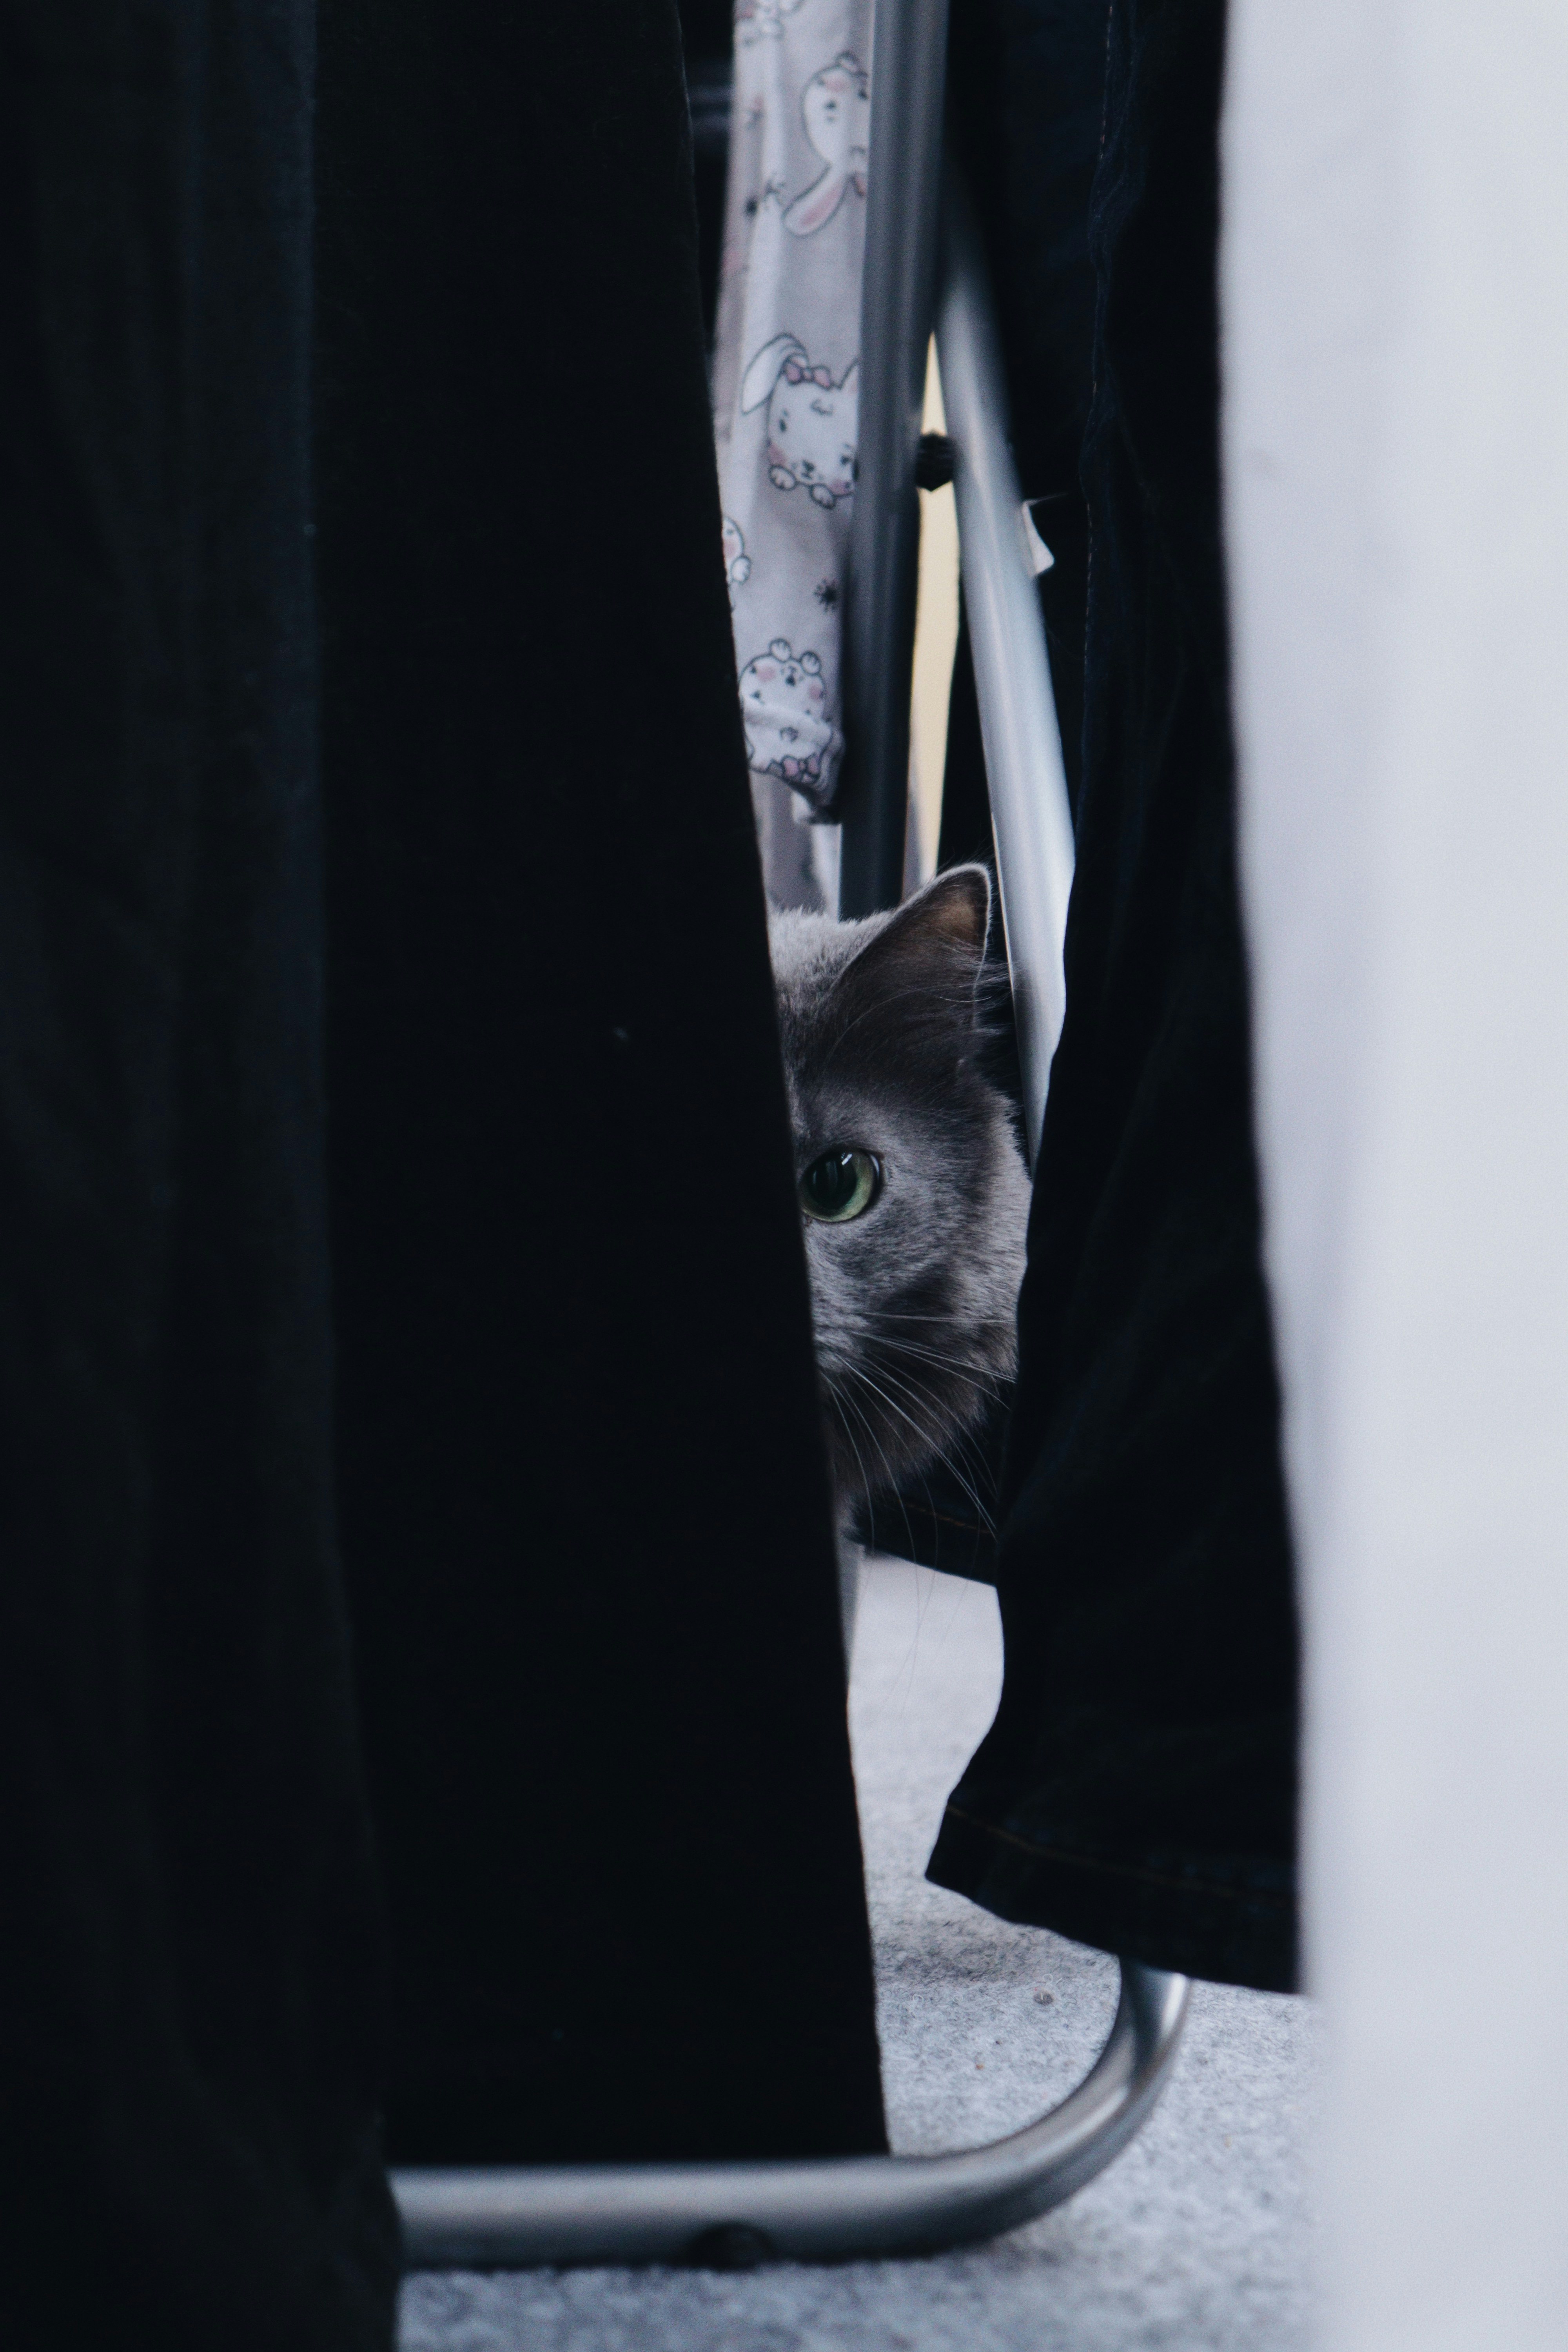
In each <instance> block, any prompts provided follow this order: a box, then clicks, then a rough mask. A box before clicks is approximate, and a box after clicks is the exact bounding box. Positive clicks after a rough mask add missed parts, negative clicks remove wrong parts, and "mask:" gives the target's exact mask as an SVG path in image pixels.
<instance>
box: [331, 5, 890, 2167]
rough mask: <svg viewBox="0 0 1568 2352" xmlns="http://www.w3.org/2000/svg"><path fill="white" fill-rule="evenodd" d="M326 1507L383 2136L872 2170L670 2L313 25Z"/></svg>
mask: <svg viewBox="0 0 1568 2352" xmlns="http://www.w3.org/2000/svg"><path fill="white" fill-rule="evenodd" d="M320 154H321V179H320V203H321V313H320V331H321V383H322V405H321V437H320V445H319V447H320V481H321V541H320V546H321V594H322V604H323V625H324V637H323V643H324V658H325V709H326V731H325V774H326V806H327V818H328V898H329V908H330V939H331V948H330V984H329V1003H330V1016H329V1017H330V1070H331V1184H332V1202H333V1208H332V1215H333V1250H334V1265H335V1276H336V1285H337V1291H336V1297H337V1324H338V1345H339V1368H340V1386H339V1431H340V1456H339V1459H340V1471H341V1482H342V1517H343V1532H344V1545H345V1552H346V1558H347V1561H348V1565H349V1570H350V1575H351V1584H352V1592H353V1610H354V1618H355V1630H356V1636H357V1641H358V1646H359V1654H360V1659H361V1664H362V1670H363V1679H362V1688H363V1706H364V1716H365V1723H366V1735H367V1742H368V1751H369V1758H370V1764H371V1770H372V1777H373V1784H374V1801H375V1811H376V1818H377V1823H378V1830H379V1835H380V1845H381V1853H382V1858H383V1864H384V1874H385V1880H386V1887H387V1901H388V1909H389V1916H390V1921H391V1929H392V1941H393V1951H394V1969H395V1990H394V2021H395V2025H394V2045H393V2047H394V2067H393V2084H392V2094H391V2103H390V2109H389V2116H390V2124H389V2128H390V2137H391V2144H392V2148H393V2152H394V2154H395V2156H396V2157H399V2158H406V2159H413V2160H427V2161H434V2160H467V2161H478V2160H482V2159H487V2158H498V2159H499V2158H540V2159H548V2158H610V2157H656V2156H666V2157H716V2156H722V2155H727V2154H740V2153H742V2152H745V2153H754V2154H763V2155H785V2154H792V2153H797V2152H828V2151H834V2150H852V2149H868V2148H874V2147H880V2146H881V2145H882V2144H883V2137H882V2120H881V2106H880V2091H879V2076H878V2067H877V2053H876V2042H875V2035H874V2030H873V2020H872V2000H871V1977H870V1966H869V1954H868V1937H867V1927H866V1916H865V1903H864V1894H863V1890H862V1885H861V1879H860V1864H859V1851H858V1832H857V1825H856V1818H855V1811H854V1796H853V1790H852V1786H851V1781H850V1776H849V1764H848V1754H847V1739H846V1732H845V1720H844V1684H843V1665H842V1660H841V1656H840V1653H839V1635H838V1630H837V1579H836V1569H835V1560H834V1553H833V1546H832V1539H831V1534H830V1527H829V1510H828V1499H827V1492H826V1471H825V1468H824V1466H823V1461H822V1449H821V1438H820V1432H819V1428H818V1423H817V1407H816V1386H815V1376H814V1370H813V1365H812V1361H811V1352H810V1336H809V1324H808V1312H807V1302H806V1293H805V1269H804V1259H803V1252H802V1247H801V1241H800V1234H799V1222H798V1211H797V1209H796V1207H795V1200H794V1192H793V1181H792V1170H791V1166H790V1157H789V1143H788V1135H787V1128H786V1123H785V1113H784V1092H783V1081H782V1076H781V1072H780V1066H779V1059H778V1052H777V1044H776V1036H775V1030H774V1021H773V1001H772V992H771V983H770V980H769V973H768V966H767V957H766V949H765V941H764V936H763V898H762V888H761V882H760V877H759V872H758V863H757V853H756V845H755V839H754V835H753V828H752V814H751V805H750V800H749V795H748V793H747V786H746V771H745V759H744V752H743V748H742V736H741V730H740V722H739V716H738V710H737V705H736V697H735V677H734V663H733V655H732V651H731V636H730V619H729V609H728V600H727V595H726V591H725V584H724V575H723V568H722V562H721V545H720V513H719V505H718V494H717V488H716V482H715V474H714V459H713V448H712V438H711V429H710V418H709V413H708V402H707V392H706V383H705V374H704V362H703V343H702V330H701V318H700V304H699V298H698V288H697V271H696V248H695V224H694V215H693V210H692V200H691V185H690V161H689V149H688V143H687V136H686V110H685V100H684V95H683V90H682V84H681V69H680V51H679V34H678V27H677V24H676V18H675V12H674V7H673V5H667V0H605V5H597V6H595V7H593V8H561V9H554V10H549V9H530V10H520V9H515V8H498V7H497V6H495V5H493V0H379V5H371V0H326V5H324V6H323V10H322V47H321V114H320Z"/></svg>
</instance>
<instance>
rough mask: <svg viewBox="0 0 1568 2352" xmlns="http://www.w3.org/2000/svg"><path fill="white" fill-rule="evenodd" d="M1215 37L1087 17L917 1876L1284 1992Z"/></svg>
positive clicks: (1276, 1660)
mask: <svg viewBox="0 0 1568 2352" xmlns="http://www.w3.org/2000/svg"><path fill="white" fill-rule="evenodd" d="M1223 29H1224V9H1223V5H1222V0H1114V5H1113V9H1112V14H1111V20H1110V48H1109V63H1108V89H1107V134H1108V135H1107V143H1106V148H1105V153H1104V158H1103V161H1102V164H1101V167H1100V173H1099V176H1098V178H1097V181H1096V187H1095V201H1094V219H1093V230H1092V235H1093V245H1094V250H1095V255H1096V261H1097V267H1098V270H1099V277H1100V300H1099V310H1098V316H1097V327H1096V367H1095V379H1096V391H1095V400H1094V406H1093V410H1092V414H1091V416H1090V421H1089V434H1088V440H1087V444H1086V451H1085V458H1084V485H1085V489H1086V492H1087V497H1088V503H1089V517H1090V525H1091V533H1092V539H1091V560H1090V574H1089V577H1090V594H1089V632H1088V668H1087V678H1086V710H1087V718H1086V726H1085V735H1084V758H1083V783H1082V789H1081V793H1080V800H1079V822H1078V872H1077V879H1076V882H1075V885H1074V891H1073V898H1072V904H1071V908H1070V912H1069V917H1068V941H1067V968H1068V1014H1067V1024H1066V1027H1065V1030H1064V1033H1063V1036H1062V1041H1061V1045H1060V1047H1059V1049H1058V1054H1057V1057H1056V1061H1055V1064H1054V1066H1053V1069H1052V1075H1051V1089H1050V1098H1049V1103H1048V1106H1047V1117H1046V1129H1045V1138H1044V1143H1043V1149H1042V1157H1041V1163H1040V1170H1039V1176H1038V1181H1037V1187H1036V1195H1035V1207H1034V1213H1033V1217H1032V1222H1031V1230H1030V1248H1029V1267H1028V1273H1027V1276H1026V1281H1025V1286H1024V1292H1023V1297H1022V1300H1021V1304H1020V1342H1021V1369H1020V1381H1019V1390H1018V1397H1017V1403H1016V1414H1015V1419H1014V1424H1013V1430H1012V1434H1011V1440H1010V1445H1009V1454H1008V1461H1007V1467H1006V1474H1005V1489H1004V1506H1005V1514H1006V1516H1005V1522H1004V1526H1003V1530H1002V1538H1001V1545H1000V1560H999V1572H998V1582H999V1587H1000V1591H1001V1597H1002V1610H1003V1621H1004V1626H1005V1636H1006V1654H1007V1671H1006V1683H1005V1690H1004V1693H1003V1699H1002V1705H1001V1709H1000V1712H999V1714H998V1717H997V1720H996V1724H995V1726H994V1729H993V1730H992V1732H991V1734H990V1735H989V1737H988V1738H987V1739H986V1740H985V1742H984V1745H983V1747H982V1748H981V1749H980V1751H979V1753H978V1754H977V1755H976V1757H975V1758H974V1759H973V1763H972V1764H971V1766H970V1768H969V1769H968V1771H967V1772H966V1773H965V1775H964V1778H963V1781H962V1783H961V1784H960V1786H959V1788H958V1789H957V1790H956V1791H955V1792H954V1795H953V1798H952V1801H951V1803H950V1806H949V1810H948V1813H947V1818H946V1821H945V1823H944V1826H943V1829H942V1835H941V1837H940V1839H939V1842H938V1844H937V1848H936V1851H935V1853H934V1854H933V1855H932V1858H931V1876H932V1877H933V1878H935V1879H937V1880H938V1881H939V1883H941V1884H942V1885H949V1886H952V1887H955V1888H957V1889H958V1890H959V1891H961V1892H962V1893H964V1894H966V1895H972V1896H973V1897H974V1898H975V1899H976V1900H977V1901H979V1902H982V1903H984V1904H985V1905H986V1906H988V1907H989V1908H990V1909H992V1910H994V1911H998V1912H1000V1913H1002V1914H1003V1915H1004V1916H1007V1917H1012V1918H1020V1919H1027V1920H1033V1921H1037V1922H1039V1923H1040V1924H1042V1925H1046V1926H1049V1927H1054V1928H1056V1929H1058V1931H1059V1932H1061V1933H1063V1934H1066V1935H1069V1936H1073V1937H1079V1938H1080V1939H1081V1940H1083V1941H1085V1942H1088V1943H1093V1944H1099V1945H1102V1946H1104V1947H1107V1948H1111V1949H1114V1950H1118V1951H1121V1952H1125V1953H1130V1954H1131V1955H1133V1956H1134V1957H1138V1958H1143V1959H1146V1960H1149V1961H1152V1962H1153V1963H1155V1964H1157V1965H1160V1966H1163V1967H1167V1968H1174V1969H1184V1970H1187V1971H1190V1972H1192V1973H1194V1974H1197V1975H1201V1976H1208V1977H1215V1978H1221V1979H1232V1980H1236V1981H1240V1982H1243V1983H1250V1984H1256V1985H1259V1986H1263V1987H1279V1988H1284V1987H1289V1985H1291V1984H1292V1983H1293V1981H1294V1975H1295V1907H1294V1850H1295V1797H1296V1783H1295V1748H1296V1715H1295V1701H1296V1640H1295V1624H1294V1616H1293V1608H1292V1600H1291V1591H1290V1572H1289V1551H1288V1539H1287V1532H1286V1520H1285V1508H1284V1499H1283V1491H1282V1484H1281V1478H1280V1472H1279V1447H1278V1426H1277V1424H1278V1400H1277V1391H1276V1382H1275V1374H1274V1365H1273V1356H1272V1345H1271V1339H1270V1331H1269V1320H1268V1305H1267V1299H1266V1295H1265V1290H1264V1285H1263V1277H1262V1273H1261V1269H1260V1262H1259V1250H1258V1188H1257V1177H1256V1171H1255V1166H1254V1156H1253V1144H1252V1128H1251V1106H1250V1080H1249V1065H1248V1039H1247V976H1246V967H1245V962H1244V957H1243V950H1242V940H1241V933H1240V924H1239V918H1238V911H1237V877H1236V849H1235V824H1234V809H1233V773H1232V748H1231V737H1230V728H1229V719H1228V702H1227V667H1226V619H1225V590H1224V576H1223V566H1222V555H1221V542H1220V525H1219V477H1218V380H1217V327H1216V314H1215V240H1216V226H1217V199H1216V175H1217V166H1216V126H1217V121H1218V110H1219V92H1220V78H1221V65H1222V54H1223Z"/></svg>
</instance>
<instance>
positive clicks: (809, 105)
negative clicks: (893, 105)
mask: <svg viewBox="0 0 1568 2352" xmlns="http://www.w3.org/2000/svg"><path fill="white" fill-rule="evenodd" d="M800 110H801V114H802V116H803V117H804V119H805V135H806V137H807V138H808V139H809V140H810V142H811V143H812V145H813V146H814V147H815V148H816V152H817V153H818V154H819V155H820V156H821V158H822V161H823V163H824V165H825V167H826V168H825V169H824V171H823V172H822V173H821V176H820V177H819V178H817V179H816V180H814V181H813V182H812V184H811V185H810V187H809V188H807V189H806V191H805V194H804V195H800V196H796V198H795V202H794V204H793V205H791V206H790V207H789V210H788V211H787V212H786V213H785V215H784V226H785V228H787V229H788V230H789V232H790V234H791V235H792V236H815V234H816V231H817V230H818V229H819V228H825V227H826V225H827V223H828V222H829V221H830V220H831V219H832V218H833V215H834V214H835V213H836V212H837V210H838V207H839V205H841V204H842V203H843V202H844V199H845V197H846V196H847V194H848V193H849V191H850V189H851V188H853V189H854V191H855V193H856V194H857V195H858V196H863V195H864V194H865V193H866V150H867V147H868V143H869V141H870V136H871V89H870V83H869V81H868V78H867V74H866V70H865V68H864V67H863V66H862V65H861V63H860V60H859V58H857V57H852V56H851V55H850V53H849V51H848V50H847V49H846V50H845V51H844V52H843V54H842V55H841V56H839V57H837V58H834V60H833V63H832V64H831V65H830V66H824V67H823V68H822V71H821V72H820V73H819V74H813V76H812V78H811V79H810V80H809V81H808V82H807V83H806V85H805V91H804V93H803V94H802V97H801V102H800Z"/></svg>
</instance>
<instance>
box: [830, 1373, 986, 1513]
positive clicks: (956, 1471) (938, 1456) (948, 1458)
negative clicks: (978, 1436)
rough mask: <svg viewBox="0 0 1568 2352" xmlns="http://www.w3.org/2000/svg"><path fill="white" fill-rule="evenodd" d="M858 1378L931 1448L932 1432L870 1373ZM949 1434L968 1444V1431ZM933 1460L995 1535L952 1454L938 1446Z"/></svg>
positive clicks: (954, 1431)
mask: <svg viewBox="0 0 1568 2352" xmlns="http://www.w3.org/2000/svg"><path fill="white" fill-rule="evenodd" d="M858 1377H859V1378H860V1379H862V1380H863V1381H865V1382H866V1384H867V1386H868V1388H870V1389H872V1390H873V1391H875V1392H876V1393H877V1394H878V1395H879V1396H880V1397H881V1399H882V1402H883V1403H884V1404H887V1405H890V1406H891V1407H892V1410H893V1411H894V1412H897V1413H899V1414H900V1415H901V1417H902V1418H903V1419H904V1420H905V1421H907V1422H908V1423H909V1424H910V1428H911V1429H913V1430H914V1431H915V1432H916V1433H917V1435H919V1436H921V1437H922V1438H923V1439H924V1441H925V1443H926V1444H927V1445H928V1446H931V1444H932V1443H933V1440H932V1433H931V1432H930V1431H926V1430H921V1426H920V1423H918V1422H917V1421H915V1420H914V1418H913V1416H912V1415H911V1414H910V1413H908V1412H904V1410H903V1407H902V1406H901V1405H900V1404H898V1403H897V1402H895V1400H894V1399H893V1398H892V1397H890V1396H889V1395H888V1393H887V1391H886V1390H884V1389H879V1388H878V1387H877V1383H876V1381H873V1380H872V1379H871V1377H870V1375H869V1374H868V1373H867V1372H861V1373H860V1374H859V1375H858ZM888 1378H889V1380H893V1384H894V1386H895V1387H900V1386H902V1385H903V1384H902V1383H901V1382H900V1381H897V1380H896V1379H894V1376H893V1375H892V1374H891V1373H889V1374H888ZM904 1392H905V1394H906V1395H909V1396H913V1395H914V1394H915V1391H913V1390H912V1389H907V1388H906V1389H905V1391H904ZM918 1401H919V1400H918V1399H917V1402H918ZM947 1434H948V1435H949V1436H950V1437H951V1438H952V1441H953V1442H955V1443H957V1444H964V1443H966V1442H967V1439H968V1435H969V1433H968V1432H967V1431H966V1430H964V1429H963V1428H962V1427H960V1428H955V1429H952V1430H951V1431H949V1432H948V1433H947ZM933 1458H934V1459H935V1460H936V1461H937V1462H940V1463H941V1464H942V1465H943V1467H944V1468H945V1469H947V1470H949V1471H951V1472H952V1475H953V1477H954V1478H956V1480H957V1481H958V1484H959V1486H961V1487H962V1488H963V1492H964V1494H965V1495H966V1496H968V1497H969V1500H970V1502H971V1503H972V1504H973V1507H974V1510H975V1513H976V1516H977V1517H979V1519H980V1522H981V1525H982V1526H983V1527H984V1529H985V1531H986V1533H987V1534H988V1535H994V1533H995V1531H996V1530H995V1527H994V1523H993V1521H992V1517H991V1514H990V1512H989V1511H988V1510H987V1509H986V1507H985V1505H984V1503H983V1502H982V1501H981V1499H980V1496H979V1495H978V1494H977V1493H976V1492H975V1489H974V1487H973V1486H972V1485H971V1484H970V1481H969V1480H968V1479H967V1478H966V1477H965V1476H964V1475H963V1471H962V1470H961V1469H960V1468H959V1466H958V1464H957V1463H956V1462H955V1461H954V1460H953V1458H952V1455H951V1454H949V1453H948V1452H947V1451H946V1449H945V1447H942V1446H938V1447H937V1448H936V1450H935V1453H934V1456H933Z"/></svg>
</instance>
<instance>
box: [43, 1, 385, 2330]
mask: <svg viewBox="0 0 1568 2352" xmlns="http://www.w3.org/2000/svg"><path fill="white" fill-rule="evenodd" d="M312 45H313V9H312V7H311V6H310V5H309V0H273V5H259V0H205V5H195V0H9V5H5V6H4V8H0V476H3V478H0V596H3V599H4V610H3V614H0V710H3V711H4V714H5V716H4V727H5V738H4V750H3V754H0V1202H3V1206H0V1235H3V1246H0V1537H3V1549H4V1567H3V1571H0V1853H3V1860H0V1878H3V1883H4V1886H5V1933H4V1935H3V1937H0V2148H3V2150H4V2159H5V2161H4V2168H3V2171H4V2188H3V2192H0V2341H4V2343H5V2345H6V2346H7V2347H15V2352H30V2347H45V2346H48V2347H55V2346H62V2345H70V2346H87V2345H109V2344H114V2345H117V2346H124V2347H137V2352H142V2347H145V2352H214V2347H219V2346H221V2347H224V2352H278V2347H280V2346H284V2345H287V2346H289V2347H299V2352H348V2347H363V2352H374V2347H389V2346H390V2344H391V2341H392V2333H393V2304H394V2294H395V2277H396V2269H397V2244H396V2231H395V2220H394V2216H393V2211H392V2205H391V2200H390V2198H389V2196H388V2193H387V2189H386V2183H385V2179H384V2174H383V2172H382V2169H381V2163H380V2154H379V2147H378V2141H377V2135H376V2130H375V2122H374V2105H375V2100H376V2096H377V2092H378V2070H379V2055H380V2052H379V2038H380V2023H381V2014H382V1986H383V1980H382V1953H381V1944H380V1937H379V1933H378V1921H377V1917H376V1910H375V1902H374V1892H373V1885H372V1878H371V1868H370V1857H369V1823H368V1813H367V1809H366V1804H365V1799H364V1792H363V1787H362V1781H361V1774H360V1767H359V1759H358V1751H357V1744H356V1736H355V1725H354V1717H353V1704H352V1694H351V1688H350V1675H349V1662H348V1656H347V1643H346V1636H345V1628H344V1621H343V1612H342V1599H341V1594H340V1590H339V1583H338V1576H337V1564H336V1557H335V1550H334V1534H333V1515H332V1507H331V1458H330V1444H331V1433H330V1425H329V1418H328V1412H329V1402H330V1385H331V1376H330V1361H329V1336H328V1285H327V1274H326V1255H325V1213H324V1200H323V1185H322V1154H321V1069H320V1048H321V1003H320V982H321V909H320V904H319V890H318V863H319V861H318V839H317V832H318V824H317V819H318V809H317V778H316V761H315V724H316V709H315V664H314V648H313V617H312V611H311V591H310V546H309V540H308V535H307V534H308V530H309V523H310V504H309V469H308V456H309V442H310V418H309V402H308V390H307V381H308V368H309V331H310V86H311V74H312Z"/></svg>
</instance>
